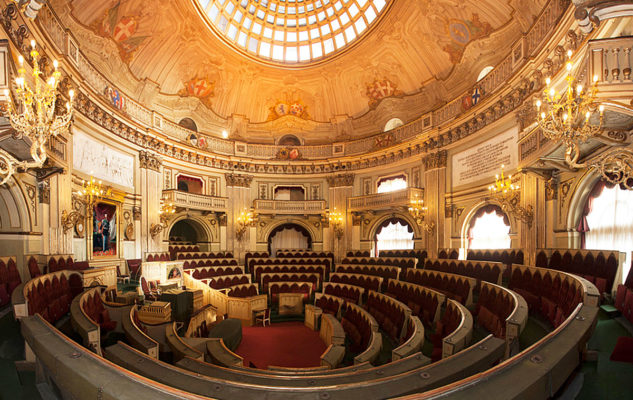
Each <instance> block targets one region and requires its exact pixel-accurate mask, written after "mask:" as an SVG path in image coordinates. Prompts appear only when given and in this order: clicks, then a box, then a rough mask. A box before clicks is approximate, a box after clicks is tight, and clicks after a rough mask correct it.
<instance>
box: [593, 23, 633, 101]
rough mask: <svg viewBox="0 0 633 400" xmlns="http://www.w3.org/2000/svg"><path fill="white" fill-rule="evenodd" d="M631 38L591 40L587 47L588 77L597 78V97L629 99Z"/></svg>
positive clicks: (631, 77)
mask: <svg viewBox="0 0 633 400" xmlns="http://www.w3.org/2000/svg"><path fill="white" fill-rule="evenodd" d="M631 52H633V37H630V36H628V37H619V38H609V39H598V40H592V41H591V42H589V45H588V46H587V54H589V73H588V74H587V75H588V76H589V77H592V76H594V75H595V76H598V97H606V98H613V97H623V98H630V97H631V92H632V91H633V80H632V79H633V76H632V75H631V56H630V55H631Z"/></svg>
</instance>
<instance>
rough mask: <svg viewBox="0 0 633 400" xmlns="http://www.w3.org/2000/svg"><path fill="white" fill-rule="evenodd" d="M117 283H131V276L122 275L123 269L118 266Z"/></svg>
mask: <svg viewBox="0 0 633 400" xmlns="http://www.w3.org/2000/svg"><path fill="white" fill-rule="evenodd" d="M116 281H117V283H119V282H120V283H130V275H123V274H121V269H120V267H119V266H118V265H117V266H116Z"/></svg>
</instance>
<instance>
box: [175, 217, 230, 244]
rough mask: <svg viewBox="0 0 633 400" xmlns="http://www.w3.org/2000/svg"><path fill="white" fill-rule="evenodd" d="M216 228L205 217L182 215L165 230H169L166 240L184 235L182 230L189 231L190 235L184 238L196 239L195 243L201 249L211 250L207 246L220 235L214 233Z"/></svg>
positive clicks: (187, 239)
mask: <svg viewBox="0 0 633 400" xmlns="http://www.w3.org/2000/svg"><path fill="white" fill-rule="evenodd" d="M214 222H215V227H217V222H216V221H215V220H214ZM214 230H215V229H214V226H212V225H211V222H210V221H208V220H206V219H204V218H201V217H192V216H182V217H179V218H176V219H175V220H174V221H172V222H171V224H170V225H169V227H168V228H167V229H166V230H165V232H167V234H166V237H165V240H170V239H171V238H172V237H174V236H178V235H182V232H185V233H188V237H185V238H183V240H185V241H190V240H192V241H193V240H195V241H193V243H194V244H197V245H198V246H199V247H200V250H201V251H205V250H209V249H208V248H207V247H208V246H209V244H210V243H211V242H212V241H213V238H214V237H218V236H219V235H217V233H216V234H214Z"/></svg>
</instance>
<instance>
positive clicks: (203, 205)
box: [163, 189, 228, 212]
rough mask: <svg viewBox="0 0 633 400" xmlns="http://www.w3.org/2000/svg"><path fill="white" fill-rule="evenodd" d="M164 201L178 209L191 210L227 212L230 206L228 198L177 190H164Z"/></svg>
mask: <svg viewBox="0 0 633 400" xmlns="http://www.w3.org/2000/svg"><path fill="white" fill-rule="evenodd" d="M163 199H164V200H165V201H166V202H169V203H173V204H174V206H176V207H178V208H187V209H189V210H200V211H221V212H226V209H227V205H228V199H227V198H226V197H215V196H207V195H204V194H196V193H187V192H180V191H178V190H175V189H170V190H163Z"/></svg>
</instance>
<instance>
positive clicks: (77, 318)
mask: <svg viewBox="0 0 633 400" xmlns="http://www.w3.org/2000/svg"><path fill="white" fill-rule="evenodd" d="M99 291H100V288H98V287H96V288H93V289H89V290H86V291H85V292H83V293H82V294H80V295H78V296H75V298H74V299H73V301H72V303H70V322H71V324H72V327H73V329H74V331H75V332H77V333H78V334H79V336H81V338H82V339H83V345H84V347H86V348H88V349H90V350H92V351H94V352H95V353H97V354H99V355H101V327H100V326H99V324H97V323H96V322H95V321H93V320H92V319H91V318H90V317H88V315H86V313H85V312H84V310H83V303H84V301H85V298H87V297H88V296H89V295H90V294H93V293H96V292H99Z"/></svg>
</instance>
